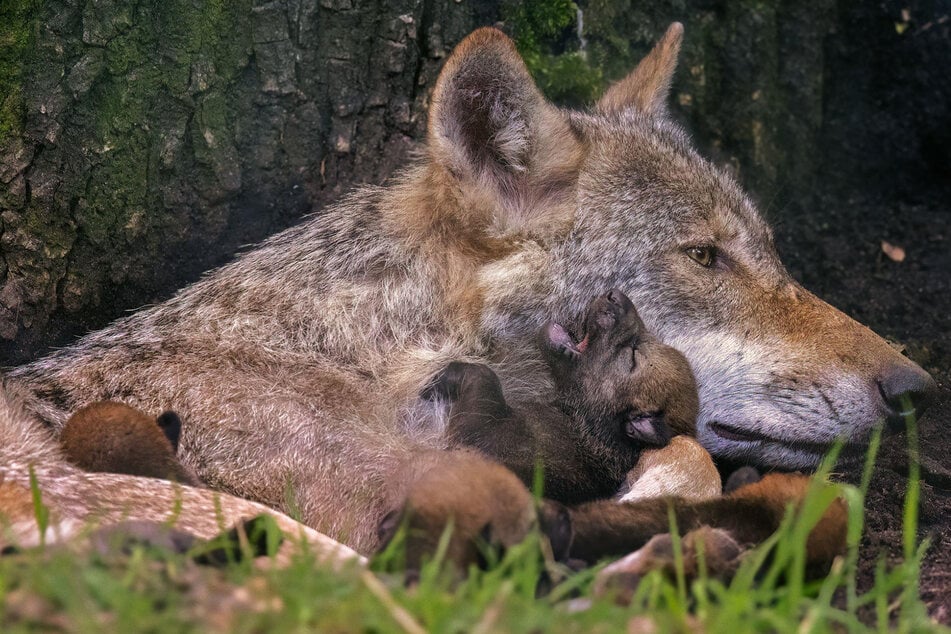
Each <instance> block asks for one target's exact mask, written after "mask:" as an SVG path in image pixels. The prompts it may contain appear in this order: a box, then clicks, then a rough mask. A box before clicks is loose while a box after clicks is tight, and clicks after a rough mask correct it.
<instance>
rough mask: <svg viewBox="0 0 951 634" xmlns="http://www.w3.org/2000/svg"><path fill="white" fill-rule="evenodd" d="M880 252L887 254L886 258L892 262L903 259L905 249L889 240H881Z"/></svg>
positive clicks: (902, 260)
mask: <svg viewBox="0 0 951 634" xmlns="http://www.w3.org/2000/svg"><path fill="white" fill-rule="evenodd" d="M882 252H883V253H884V254H885V255H887V256H888V259H889V260H891V261H892V262H904V261H905V250H904V249H903V248H901V247H898V246H895V245H894V244H892V243H891V242H887V241H885V240H882Z"/></svg>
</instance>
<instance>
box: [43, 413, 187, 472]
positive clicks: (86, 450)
mask: <svg viewBox="0 0 951 634" xmlns="http://www.w3.org/2000/svg"><path fill="white" fill-rule="evenodd" d="M181 426H182V421H181V419H180V418H179V417H178V415H177V414H176V413H175V412H171V411H168V412H164V413H163V414H161V415H160V416H159V417H158V418H151V417H149V416H147V415H145V414H143V413H142V412H140V411H139V410H137V409H135V408H134V407H129V406H128V405H124V404H122V403H114V402H109V401H104V402H98V403H93V404H91V405H87V406H86V407H83V408H81V409H79V410H78V411H77V412H76V413H75V414H73V415H72V416H70V417H69V420H67V421H66V425H65V426H64V427H63V430H62V431H61V432H60V435H59V442H60V445H62V448H63V454H64V455H65V456H66V459H67V460H68V461H69V462H71V463H73V464H74V465H76V466H77V467H79V468H80V469H83V470H85V471H96V472H107V473H127V474H129V475H137V476H146V477H150V478H163V479H166V480H174V481H176V482H181V483H182V484H190V485H192V486H201V482H200V481H199V480H198V476H196V475H195V474H194V473H192V472H191V470H190V469H187V468H185V466H184V465H182V463H181V462H179V460H178V458H177V457H176V455H175V453H176V451H178V438H179V435H180V434H181Z"/></svg>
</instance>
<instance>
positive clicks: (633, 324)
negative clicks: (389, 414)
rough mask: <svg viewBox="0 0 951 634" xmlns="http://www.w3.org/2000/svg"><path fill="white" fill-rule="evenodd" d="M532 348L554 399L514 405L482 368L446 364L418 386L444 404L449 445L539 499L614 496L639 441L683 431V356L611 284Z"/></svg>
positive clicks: (687, 426) (658, 441)
mask: <svg viewBox="0 0 951 634" xmlns="http://www.w3.org/2000/svg"><path fill="white" fill-rule="evenodd" d="M539 344H540V347H541V350H542V354H543V355H544V357H545V359H546V361H547V362H548V364H549V367H550V368H551V371H552V374H553V375H554V378H555V384H556V386H557V388H558V391H559V397H558V399H557V401H556V402H555V403H553V404H541V403H539V404H531V405H529V406H525V407H523V408H522V409H521V410H518V411H517V410H514V409H512V407H510V406H509V404H508V403H507V402H506V400H505V397H504V395H503V393H502V386H501V384H500V383H499V378H498V376H497V375H496V374H495V373H494V372H493V371H492V370H491V369H490V368H489V367H488V366H486V365H484V364H472V363H459V362H453V363H450V364H449V365H448V366H447V367H446V368H445V369H444V370H443V371H442V372H440V373H439V374H438V375H437V376H436V379H435V381H434V382H433V383H432V384H431V385H430V386H429V387H428V388H427V389H426V390H425V392H424V394H425V395H426V396H427V397H429V398H436V397H442V398H444V399H448V400H449V402H450V403H451V409H450V414H449V423H448V424H447V426H446V436H447V438H448V440H449V443H450V445H451V446H469V447H474V448H476V449H478V450H480V451H481V452H482V453H484V454H486V455H488V456H489V457H490V458H493V459H495V460H497V461H499V462H500V463H502V464H503V465H505V466H506V467H508V468H509V469H511V470H512V471H514V472H515V474H516V475H517V476H518V477H519V478H520V479H521V480H522V482H524V483H525V484H526V485H531V483H532V479H533V478H534V474H535V470H536V469H537V468H541V469H542V472H543V474H544V492H545V496H546V497H549V498H551V499H554V500H557V501H559V502H563V503H566V504H573V503H577V502H583V501H587V500H593V499H598V498H607V497H610V496H613V495H614V494H615V493H617V491H618V488H619V487H620V485H621V483H622V482H623V481H624V478H625V476H626V475H627V473H628V472H629V471H630V470H631V469H632V468H633V467H634V465H635V463H636V462H637V460H638V458H639V456H640V454H641V450H642V449H644V448H645V447H662V446H664V445H666V444H667V443H668V442H669V441H670V437H671V428H672V427H673V428H674V429H676V430H677V431H678V432H682V433H683V432H688V433H689V432H692V431H693V429H694V421H695V418H696V415H697V407H698V406H697V387H696V383H695V382H694V380H693V375H692V374H691V372H690V366H688V365H687V360H686V359H684V358H683V356H682V355H681V354H680V353H679V352H677V351H676V350H674V349H673V348H671V347H669V346H665V345H663V344H661V343H659V342H658V341H657V340H656V339H654V338H653V337H652V336H651V335H650V333H648V332H647V331H646V329H645V327H644V323H643V322H642V321H641V319H640V317H638V315H637V311H636V310H635V309H634V305H633V304H632V303H631V301H630V300H629V299H628V297H627V296H626V295H625V294H624V293H622V292H621V291H619V290H612V291H610V292H608V293H607V294H605V295H602V296H599V297H596V298H595V299H594V300H592V302H591V304H590V305H589V307H588V311H587V316H586V317H585V320H584V335H583V337H581V338H580V341H579V342H575V341H574V340H572V338H571V336H570V335H569V334H568V331H567V330H565V328H564V327H563V326H561V325H559V324H557V323H555V322H550V323H548V324H546V325H545V326H544V327H543V328H542V330H541V333H540V335H539Z"/></svg>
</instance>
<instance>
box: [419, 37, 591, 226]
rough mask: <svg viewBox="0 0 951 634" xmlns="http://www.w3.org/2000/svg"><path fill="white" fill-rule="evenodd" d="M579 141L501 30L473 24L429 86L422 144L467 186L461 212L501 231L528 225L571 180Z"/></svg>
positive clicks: (463, 186) (434, 159) (435, 159)
mask: <svg viewBox="0 0 951 634" xmlns="http://www.w3.org/2000/svg"><path fill="white" fill-rule="evenodd" d="M579 147H580V143H579V141H578V139H577V137H576V136H575V135H574V133H573V132H572V131H571V128H570V127H569V125H568V122H567V118H566V117H565V116H564V115H563V114H562V113H561V112H559V111H558V109H557V108H555V107H553V106H551V105H550V104H549V103H548V102H547V101H546V100H545V98H544V97H543V96H542V94H541V92H539V90H538V88H537V87H536V86H535V83H534V81H533V80H532V78H531V76H530V75H529V73H528V69H527V68H526V67H525V63H524V62H523V61H522V58H521V57H520V56H519V54H518V52H517V51H516V49H515V45H514V44H513V43H512V40H510V39H509V38H508V37H506V36H505V35H504V34H503V33H502V32H501V31H499V30H497V29H493V28H481V29H478V30H477V31H474V32H473V33H472V34H470V35H469V36H468V37H466V38H465V39H464V40H463V41H462V42H461V43H460V44H459V45H458V46H457V47H456V49H455V50H454V51H453V53H452V55H451V56H450V57H449V59H448V60H447V62H446V65H445V66H444V67H443V70H442V72H441V73H440V75H439V79H438V81H437V82H436V87H435V90H434V91H433V97H432V105H431V106H430V109H429V151H430V157H431V158H432V160H433V162H434V163H435V164H437V165H441V166H443V167H445V168H446V169H447V170H448V172H449V173H450V174H451V175H452V176H453V177H454V178H455V179H456V180H457V181H458V182H459V184H460V185H461V186H462V189H463V191H464V192H468V193H469V195H467V198H469V199H470V200H469V203H470V204H468V205H467V206H468V209H467V213H470V214H481V215H482V216H483V218H482V219H483V220H484V221H485V222H486V223H487V224H490V223H494V224H496V225H502V226H500V227H496V228H497V229H501V230H502V231H505V230H509V229H513V228H524V227H525V225H526V224H531V222H532V219H533V215H536V214H537V210H540V209H542V208H544V207H545V205H544V204H540V203H542V202H549V203H550V200H547V199H549V198H551V197H552V196H557V195H558V194H560V193H561V192H562V191H563V190H564V189H566V188H567V185H569V184H573V180H572V178H571V174H572V173H573V168H574V167H576V164H577V158H578V157H579V156H580V153H579V152H578V148H579ZM486 194H488V195H489V198H490V200H484V199H483V200H482V201H479V200H477V199H479V198H482V197H483V196H484V195H486ZM548 206H549V207H550V206H551V205H550V204H549V205H548ZM480 207H482V208H481V209H480ZM543 213H544V212H543ZM535 219H536V220H537V218H535ZM526 221H528V222H526Z"/></svg>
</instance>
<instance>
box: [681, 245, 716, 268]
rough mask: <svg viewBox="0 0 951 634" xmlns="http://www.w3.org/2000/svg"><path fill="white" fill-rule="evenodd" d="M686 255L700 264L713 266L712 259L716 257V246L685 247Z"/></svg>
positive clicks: (708, 266) (707, 266)
mask: <svg viewBox="0 0 951 634" xmlns="http://www.w3.org/2000/svg"><path fill="white" fill-rule="evenodd" d="M687 255H688V256H689V257H690V259H691V260H693V261H694V262H696V263H697V264H699V265H700V266H703V267H706V268H710V267H711V266H713V262H714V260H716V259H717V248H716V247H711V246H705V247H687Z"/></svg>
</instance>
